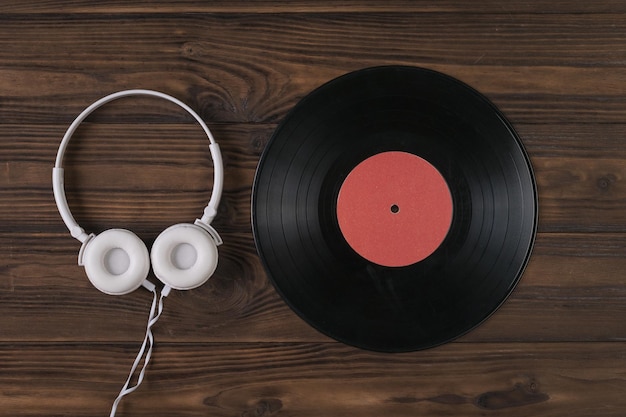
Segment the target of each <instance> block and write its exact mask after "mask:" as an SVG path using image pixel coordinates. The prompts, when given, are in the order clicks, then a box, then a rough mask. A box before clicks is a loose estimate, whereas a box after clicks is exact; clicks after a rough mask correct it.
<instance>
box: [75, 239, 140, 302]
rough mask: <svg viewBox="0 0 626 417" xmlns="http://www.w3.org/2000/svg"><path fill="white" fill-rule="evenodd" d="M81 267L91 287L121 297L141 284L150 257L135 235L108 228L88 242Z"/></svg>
mask: <svg viewBox="0 0 626 417" xmlns="http://www.w3.org/2000/svg"><path fill="white" fill-rule="evenodd" d="M83 264H84V266H85V272H86V273H87V277H88V278H89V281H91V283H92V284H93V285H94V287H96V288H97V289H99V290H100V291H102V292H103V293H106V294H110V295H122V294H128V293H129V292H132V291H134V290H136V289H137V288H139V286H141V284H142V282H144V280H145V279H146V277H147V276H148V271H149V270H150V257H149V255H148V249H146V245H144V243H143V242H142V241H141V239H139V238H138V237H137V235H135V234H134V233H132V232H130V231H128V230H124V229H109V230H106V231H104V232H102V233H100V234H99V235H97V236H96V237H94V238H93V239H92V240H91V241H89V243H87V246H86V247H85V252H84V254H83Z"/></svg>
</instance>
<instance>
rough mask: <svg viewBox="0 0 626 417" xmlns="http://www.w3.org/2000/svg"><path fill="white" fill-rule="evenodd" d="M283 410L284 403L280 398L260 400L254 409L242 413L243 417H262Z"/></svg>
mask: <svg viewBox="0 0 626 417" xmlns="http://www.w3.org/2000/svg"><path fill="white" fill-rule="evenodd" d="M282 408H283V402H282V401H281V400H279V399H278V398H266V399H262V400H259V401H258V402H257V403H256V405H255V407H254V408H251V409H249V410H246V411H244V412H243V413H241V417H261V416H265V415H268V416H269V415H272V414H274V413H275V412H277V411H279V410H280V409H282Z"/></svg>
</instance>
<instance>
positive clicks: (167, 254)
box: [150, 223, 217, 290]
mask: <svg viewBox="0 0 626 417" xmlns="http://www.w3.org/2000/svg"><path fill="white" fill-rule="evenodd" d="M181 252H187V255H189V254H191V256H187V257H186V258H187V259H182V258H185V257H184V256H181ZM150 258H151V260H152V269H153V271H154V275H156V277H157V278H158V279H160V280H161V282H163V283H164V284H166V285H169V286H170V287H172V288H174V289H176V290H190V289H192V288H196V287H198V286H200V285H202V284H204V283H205V282H206V281H207V280H208V279H209V278H210V277H211V275H213V272H215V269H216V268H217V245H216V243H215V241H214V240H213V238H212V237H211V236H210V235H209V234H208V233H207V232H206V231H205V230H204V229H202V228H201V227H199V226H196V225H193V224H187V223H181V224H176V225H174V226H170V227H168V228H167V229H165V230H164V231H163V232H162V233H161V234H160V235H159V236H158V237H157V238H156V240H155V241H154V245H153V246H152V250H151V252H150Z"/></svg>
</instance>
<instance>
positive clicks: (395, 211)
mask: <svg viewBox="0 0 626 417" xmlns="http://www.w3.org/2000/svg"><path fill="white" fill-rule="evenodd" d="M390 210H391V212H392V213H393V214H396V213H398V212H399V211H400V207H398V205H397V204H392V205H391V208H390Z"/></svg>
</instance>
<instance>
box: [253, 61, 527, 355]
mask: <svg viewBox="0 0 626 417" xmlns="http://www.w3.org/2000/svg"><path fill="white" fill-rule="evenodd" d="M383 157H388V158H387V162H382V163H380V162H377V161H378V160H379V159H381V160H382V159H383ZM403 158H404V159H403ZM405 159H406V160H408V161H409V162H408V166H411V165H412V164H413V166H417V165H416V164H422V165H423V166H426V167H427V168H426V171H419V172H424V173H433V174H434V175H435V176H437V175H438V174H440V175H439V177H441V178H442V181H441V183H442V184H445V185H443V186H437V187H439V188H437V187H436V188H437V189H436V190H435V191H437V190H439V191H445V192H443V193H440V194H438V195H441V196H442V197H436V198H437V199H439V202H440V203H441V204H439V206H437V207H431V208H428V207H429V206H428V200H429V196H430V195H431V194H428V193H429V192H430V191H428V192H425V191H423V190H422V191H417V192H413V191H410V190H412V188H411V187H412V184H413V183H414V182H415V181H417V180H419V178H417V179H416V177H421V176H422V175H421V174H419V175H414V174H411V172H412V171H410V170H408V171H403V168H402V164H401V163H400V162H401V161H402V160H405ZM424 161H425V162H424ZM364 162H368V163H370V162H371V163H372V164H370V165H368V166H369V168H368V167H366V165H365V164H363V163H364ZM372 167H374V168H372ZM377 167H381V168H380V170H379V168H377ZM385 170H386V171H385ZM395 171H398V175H399V177H394V176H393V174H394V173H395ZM357 174H364V175H365V176H364V177H363V178H365V179H363V178H361V179H360V180H358V181H360V186H359V187H360V188H359V187H356V188H354V189H355V190H357V191H358V193H357V194H356V197H354V196H353V197H352V200H350V201H349V204H347V205H346V204H344V203H341V195H343V194H345V195H346V196H347V195H348V191H350V187H352V186H350V185H349V183H351V181H352V178H356V177H357ZM392 177H393V179H391V178H392ZM349 179H350V180H349ZM370 180H371V181H373V183H372V184H369V183H368V181H370ZM358 181H357V182H358ZM385 181H393V182H391V183H389V182H387V183H385ZM378 182H381V184H378ZM427 185H428V184H427ZM446 185H447V188H446ZM407 190H408V191H407ZM420 190H421V189H420ZM344 191H345V192H344ZM409 191H410V192H409ZM394 193H395V196H396V197H397V198H398V199H400V200H402V201H403V203H402V204H395V203H393V201H394V200H389V201H383V200H384V199H385V198H388V196H387V194H391V195H392V196H393V195H394ZM411 193H413V194H411ZM361 197H363V198H365V200H364V201H362V202H361V203H362V204H363V205H362V209H361V208H360V207H361V206H358V203H360V201H359V200H360V199H361ZM370 197H371V198H372V199H371V200H368V198H370ZM422 197H424V198H422ZM346 199H347V197H346ZM338 202H339V203H338ZM378 202H382V203H381V204H382V205H383V206H385V207H387V208H385V209H384V210H385V212H384V213H378V214H376V213H377V212H376V210H379V209H377V208H376V209H373V208H371V207H373V206H378ZM390 202H391V203H393V204H391V205H390ZM414 202H415V203H416V204H417V206H416V207H417V208H410V207H413V205H412V204H413V203H414ZM355 204H356V205H355ZM420 204H422V205H421V206H420ZM424 204H425V205H424ZM342 205H343V206H344V207H343V208H342ZM345 207H347V209H346V208H345ZM442 207H443V209H442ZM444 209H445V210H444ZM342 210H343V213H342ZM420 210H423V211H429V212H430V214H431V215H432V216H434V217H433V218H434V219H435V220H434V221H433V220H428V219H426V220H423V219H422V220H420V221H423V222H422V224H426V225H427V226H420V227H426V228H428V227H430V226H429V225H431V224H439V225H440V226H441V225H443V226H445V230H444V232H443V234H442V232H441V230H439V231H437V232H436V233H435V235H436V236H435V237H433V238H432V239H431V238H429V237H428V236H426V235H427V234H428V233H429V232H428V231H426V232H425V233H424V236H420V233H414V232H413V231H412V230H413V229H410V227H409V226H411V224H412V222H414V221H417V220H418V219H419V218H420V216H421V212H420ZM446 210H447V212H446ZM398 212H400V213H401V214H402V215H403V216H404V219H405V220H404V221H405V222H407V223H406V225H407V227H404V228H402V226H403V225H402V224H400V226H401V228H400V229H397V230H400V232H393V231H389V230H391V229H390V228H388V227H387V226H386V224H387V223H386V222H391V221H395V219H398V218H399V217H394V216H396V215H398V214H400V213H398ZM372 213H374V215H373V217H372V218H371V219H370V220H367V219H368V218H367V216H368V215H371V214H372ZM441 213H443V214H441ZM342 216H343V219H344V220H342ZM437 216H439V217H437ZM353 218H354V219H356V220H354V219H353ZM407 219H408V220H407ZM352 220H354V221H356V227H353V229H352V231H348V229H347V226H345V227H344V225H343V224H340V223H341V222H342V221H343V222H349V221H352ZM252 223H253V231H254V238H255V243H256V245H257V250H258V252H259V255H260V257H261V259H262V261H263V263H264V265H265V268H266V270H267V271H268V274H269V277H270V279H271V280H272V281H273V284H274V286H275V287H276V289H277V290H278V292H279V293H280V295H281V296H282V297H283V298H284V300H285V301H286V302H287V304H288V305H289V306H290V307H291V308H292V309H293V310H294V311H295V312H296V313H297V314H298V315H299V316H301V317H302V318H303V319H304V320H305V321H306V322H308V323H309V324H310V325H312V326H313V327H315V328H316V329H318V330H319V331H321V332H322V333H324V334H326V335H328V336H330V337H332V338H335V339H337V340H339V341H342V342H344V343H347V344H350V345H354V346H357V347H360V348H364V349H369V350H375V351H385V352H400V351H412V350H418V349H424V348H429V347H432V346H436V345H439V344H442V343H445V342H448V341H450V340H452V339H454V338H456V337H458V336H460V335H462V334H464V333H466V332H468V331H469V330H471V329H472V328H474V327H475V326H477V325H478V324H480V323H481V322H483V321H484V320H485V319H486V318H487V317H489V316H490V315H491V314H492V313H493V312H494V311H495V310H496V309H497V308H498V307H499V306H500V305H501V303H502V302H503V301H504V300H505V299H506V297H507V296H508V295H509V294H510V293H511V291H512V290H513V288H514V287H515V285H516V284H517V282H518V280H519V279H520V277H521V274H522V272H523V269H524V267H525V266H526V264H527V262H528V259H529V256H530V252H531V248H532V245H533V241H534V238H535V233H536V225H537V197H536V186H535V181H534V177H533V173H532V168H531V165H530V161H529V158H528V156H527V154H526V152H525V150H524V148H523V146H522V144H521V141H520V140H519V138H518V136H517V134H516V133H515V131H514V130H513V128H512V127H511V125H510V124H509V123H508V122H507V121H506V119H505V118H504V116H503V115H502V113H500V111H498V109H497V108H496V107H495V106H494V105H493V104H491V103H490V102H489V101H488V100H487V99H486V98H485V97H484V96H482V95H481V94H479V93H478V92H477V91H475V90H474V89H472V88H470V87H468V86H467V85H465V84H463V83H462V82H460V81H458V80H456V79H454V78H452V77H449V76H447V75H444V74H441V73H439V72H435V71H431V70H427V69H422V68H415V67H402V66H389V67H376V68H368V69H363V70H360V71H356V72H352V73H349V74H346V75H344V76H342V77H339V78H337V79H334V80H332V81H330V82H328V83H326V84H325V85H323V86H321V87H319V88H318V89H316V90H315V91H313V92H312V93H310V94H309V95H308V96H306V97H305V98H304V99H302V100H301V101H300V102H299V103H298V104H297V105H296V106H295V107H294V109H293V110H292V111H291V112H290V113H289V114H288V115H287V116H286V118H285V119H284V120H283V121H282V123H281V124H280V125H279V127H278V128H277V129H276V131H275V133H274V135H273V137H272V138H271V140H270V142H269V143H268V145H267V147H266V149H265V150H264V152H263V155H262V157H261V160H260V162H259V165H258V168H257V172H256V177H255V181H254V187H253V194H252ZM381 225H382V226H381ZM353 226H354V225H353ZM370 226H371V227H372V229H370V228H369V227H370ZM393 230H396V229H393ZM407 230H408V231H407ZM418 230H419V229H418ZM429 230H430V229H429ZM427 232H428V233H427ZM394 233H398V234H400V235H402V236H399V237H398V239H396V237H394ZM414 235H416V236H414ZM352 238H356V240H358V241H359V242H361V243H364V244H365V245H366V246H368V247H374V248H380V251H381V252H380V253H383V252H385V250H387V249H389V248H391V249H389V250H387V251H386V252H385V253H387V254H386V255H384V257H383V258H382V261H379V260H378V258H377V257H376V256H377V255H376V253H377V251H378V249H374V254H373V255H372V254H368V253H366V252H362V251H361V249H360V248H359V247H358V244H359V242H357V243H353V242H352V240H351V239H352ZM405 238H406V239H409V240H407V241H411V240H410V239H416V240H414V241H415V242H417V243H416V244H415V245H411V244H406V243H404V240H406V239H405ZM359 239H360V240H359ZM429 239H430V244H431V246H432V247H431V248H426V249H427V251H426V252H425V255H419V254H417V253H416V248H417V247H418V246H421V242H426V241H429ZM437 239H439V240H437ZM398 242H399V243H398ZM433 242H434V243H433ZM396 243H398V245H397V247H394V246H393V245H394V244H396ZM372 245H374V246H372ZM376 245H378V246H376ZM397 253H399V254H408V255H409V258H408V261H407V260H400V261H398V262H397V263H394V262H396V261H395V260H393V259H391V258H390V257H393V256H394V254H397ZM387 260H389V263H387Z"/></svg>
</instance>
